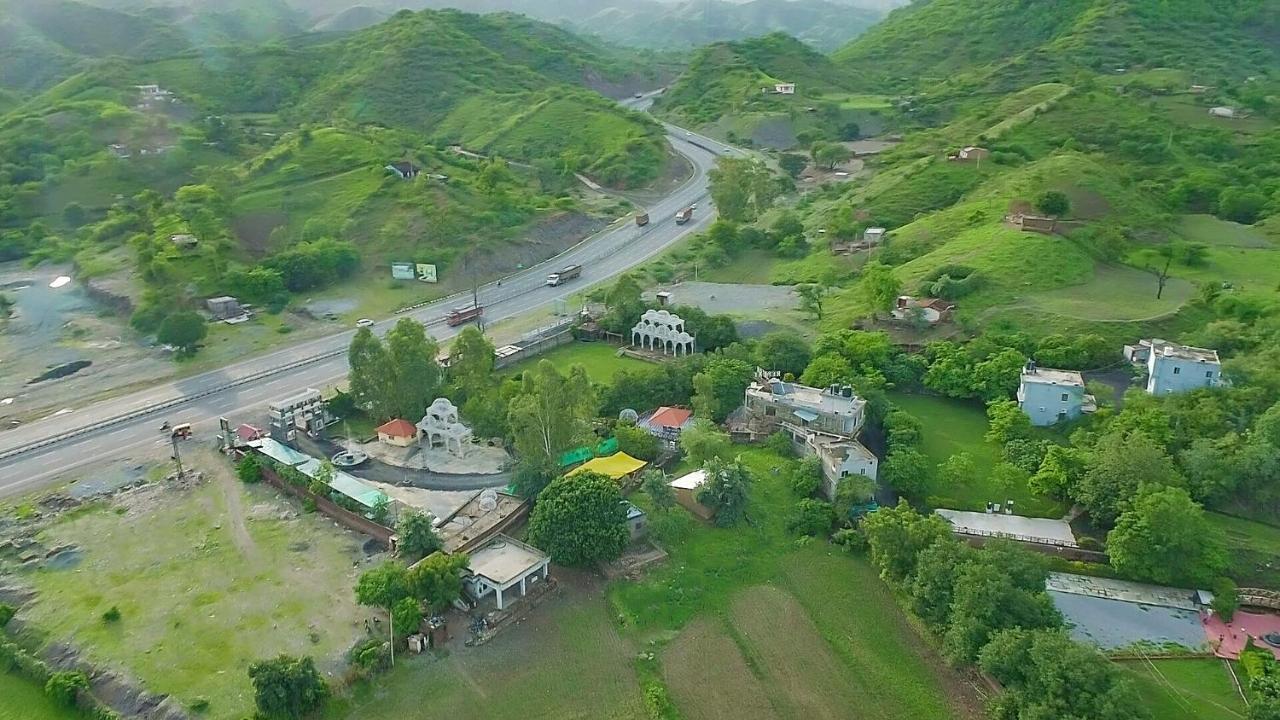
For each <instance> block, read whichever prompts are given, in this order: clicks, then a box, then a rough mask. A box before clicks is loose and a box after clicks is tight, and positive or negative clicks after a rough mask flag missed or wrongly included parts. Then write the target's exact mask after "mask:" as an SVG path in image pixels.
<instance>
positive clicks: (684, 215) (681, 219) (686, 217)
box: [676, 207, 693, 225]
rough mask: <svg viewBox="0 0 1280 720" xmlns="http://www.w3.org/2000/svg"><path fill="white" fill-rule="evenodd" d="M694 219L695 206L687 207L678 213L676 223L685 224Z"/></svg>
mask: <svg viewBox="0 0 1280 720" xmlns="http://www.w3.org/2000/svg"><path fill="white" fill-rule="evenodd" d="M692 219H693V208H692V207H687V208H685V209H683V210H681V211H680V212H678V213H676V224H677V225H683V224H685V223H687V222H689V221H690V220H692Z"/></svg>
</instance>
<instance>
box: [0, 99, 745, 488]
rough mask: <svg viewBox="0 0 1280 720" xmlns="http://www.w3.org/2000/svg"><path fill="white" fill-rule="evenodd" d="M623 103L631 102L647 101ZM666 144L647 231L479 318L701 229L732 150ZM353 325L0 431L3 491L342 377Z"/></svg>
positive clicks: (600, 240)
mask: <svg viewBox="0 0 1280 720" xmlns="http://www.w3.org/2000/svg"><path fill="white" fill-rule="evenodd" d="M647 100H648V98H647V97H646V98H644V99H643V100H642V101H641V102H633V103H628V104H629V105H631V106H632V107H641V106H642V105H643V104H647ZM666 127H667V131H668V140H669V141H670V143H671V145H672V147H673V148H674V149H675V150H676V151H677V152H679V153H680V154H681V155H684V156H685V157H686V158H688V160H689V161H690V163H691V164H692V166H693V169H694V171H693V175H692V176H691V177H690V178H689V179H688V180H687V181H686V182H685V183H683V184H682V185H681V186H680V187H678V188H676V189H675V190H673V191H672V192H671V193H670V194H668V195H667V196H666V197H665V198H663V199H662V200H660V201H657V202H655V203H652V204H650V205H649V206H648V208H647V210H648V212H649V215H650V217H651V218H653V219H652V221H651V222H650V224H649V225H647V226H646V227H643V228H638V227H636V226H635V225H634V224H633V223H631V222H630V221H629V220H628V219H623V220H620V221H618V222H615V223H614V224H612V225H611V226H610V227H608V228H606V229H605V230H603V231H601V232H599V233H597V234H595V235H593V236H591V237H590V238H588V239H587V240H584V241H583V242H581V243H579V244H578V245H576V246H574V247H573V248H570V249H569V250H567V251H565V252H564V253H561V254H560V255H558V256H557V257H555V258H552V259H550V260H548V261H546V262H544V263H542V264H540V265H537V266H534V267H531V268H528V269H527V270H524V271H522V272H519V273H516V274H514V275H511V276H509V277H506V278H504V279H503V280H502V281H501V282H502V284H501V285H499V284H498V283H496V282H495V283H490V284H488V285H485V286H483V287H481V288H480V289H479V299H480V304H481V305H483V306H484V308H485V320H486V321H487V322H490V323H492V322H496V321H498V320H503V319H506V318H511V317H515V316H517V315H521V314H523V313H527V312H529V311H532V310H537V309H539V308H543V307H546V306H548V305H551V304H552V303H554V302H556V301H557V300H562V299H564V298H567V297H569V296H570V295H572V294H574V293H576V292H578V291H580V290H581V289H582V288H585V287H589V286H591V285H593V284H595V283H598V282H602V281H604V280H608V279H609V278H612V277H614V276H616V275H618V274H620V273H623V272H625V271H626V270H628V269H630V268H632V267H635V266H636V265H639V264H641V263H643V262H644V261H646V260H648V259H649V258H651V257H653V256H654V255H656V254H658V253H660V252H662V251H663V250H665V249H666V248H668V247H670V246H671V245H672V244H673V243H675V242H676V241H677V240H679V239H680V238H682V237H684V236H685V235H686V234H688V233H690V232H693V231H695V230H698V229H701V228H703V227H705V226H706V225H707V224H709V223H710V222H711V220H712V219H713V218H714V211H713V210H712V209H711V208H710V207H709V203H707V202H706V199H707V196H708V191H707V173H708V172H709V171H710V170H711V168H712V167H713V166H714V164H715V160H716V158H717V157H718V156H720V155H726V154H732V153H733V152H734V150H733V149H732V148H730V147H728V146H726V145H723V144H722V143H719V142H717V141H715V140H712V139H710V138H706V137H703V136H700V135H695V134H693V133H689V132H687V131H685V130H683V129H681V128H677V127H674V126H671V125H667V126H666ZM693 203H699V210H698V211H697V212H696V213H695V217H694V220H693V221H692V222H689V223H687V224H685V225H676V224H675V220H674V216H675V213H676V211H678V210H679V209H681V208H683V207H686V206H688V205H690V204H693ZM569 264H580V265H582V266H583V272H582V278H581V279H580V280H578V281H575V282H571V283H568V284H567V285H564V286H561V287H548V286H546V284H545V279H546V275H547V273H548V272H549V271H550V270H552V269H555V268H558V267H563V266H564V265H569ZM464 304H470V297H466V298H456V297H455V298H444V299H442V300H439V301H436V302H434V303H431V304H429V305H426V306H424V307H421V308H418V309H415V310H413V311H411V312H408V313H403V314H401V315H397V316H394V317H392V318H388V319H386V320H383V321H381V322H379V323H377V325H376V326H375V327H374V331H375V332H378V333H384V332H386V330H388V329H389V328H390V327H391V325H393V324H394V323H395V322H396V321H397V320H398V319H399V318H400V317H404V316H408V317H413V318H414V319H416V320H419V321H421V322H424V323H426V324H427V325H428V330H429V332H430V333H431V334H432V335H434V336H435V337H436V338H437V339H439V340H447V339H449V338H452V337H453V336H454V335H456V334H457V332H458V330H460V328H451V327H449V326H447V325H445V324H444V323H443V322H442V319H443V317H444V315H445V313H447V312H448V311H449V309H450V308H452V307H455V306H458V305H464ZM353 335H354V330H348V331H345V332H341V333H337V334H335V335H330V336H327V337H324V338H319V339H316V340H311V341H308V342H304V343H300V344H298V345H295V346H292V347H289V348H286V349H283V350H278V351H275V352H272V353H269V354H266V355H261V356H258V357H254V358H249V359H246V360H243V361H241V362H238V363H234V364H232V365H228V366H225V367H223V368H220V369H218V370H213V371H210V372H206V373H202V374H199V375H194V376H191V377H187V378H182V379H178V380H174V381H166V382H163V383H159V384H157V385H156V386H155V387H152V388H148V389H146V390H141V391H138V392H135V393H132V394H129V395H125V396H122V397H119V398H115V399H112V400H105V401H102V402H99V403H96V404H93V405H89V406H87V407H84V408H80V409H77V410H75V411H73V412H71V413H66V414H64V415H58V416H51V417H47V418H43V419H41V420H38V421H35V422H32V423H29V424H27V425H25V426H22V427H19V428H16V429H14V430H10V431H7V432H5V433H3V434H0V497H3V496H10V495H15V494H19V493H24V492H29V491H31V490H34V489H37V488H39V487H42V486H45V485H48V484H51V483H53V482H55V481H56V479H57V477H58V476H59V475H62V474H64V473H67V472H70V471H72V470H74V469H76V468H79V467H82V466H84V465H87V464H89V463H94V462H100V461H102V460H105V459H110V458H115V457H123V456H127V455H128V454H129V453H130V452H137V451H139V450H144V449H151V448H154V447H155V446H156V445H158V444H161V443H163V442H164V440H163V439H162V438H161V437H160V435H159V433H158V432H157V427H158V425H159V424H160V422H161V420H162V419H171V420H173V421H175V422H178V421H181V422H190V423H192V425H193V426H194V428H195V429H196V431H197V433H198V434H200V435H203V436H205V437H209V436H211V435H212V434H213V433H214V432H215V431H216V429H217V419H218V417H220V416H226V415H232V414H243V413H244V412H246V411H251V410H254V409H256V408H258V407H260V406H264V405H266V404H267V403H268V402H271V401H272V400H277V399H280V398H282V397H285V396H288V395H289V394H291V393H294V392H297V391H300V390H303V389H305V388H307V387H321V386H323V385H326V384H329V383H332V382H335V381H337V380H339V379H341V378H343V377H344V376H345V375H346V372H347V359H346V352H345V350H346V347H347V346H348V345H349V344H350V342H351V338H352V336H353Z"/></svg>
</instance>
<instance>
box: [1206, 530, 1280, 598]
mask: <svg viewBox="0 0 1280 720" xmlns="http://www.w3.org/2000/svg"><path fill="white" fill-rule="evenodd" d="M1208 517H1209V520H1210V522H1212V523H1213V524H1214V525H1216V526H1217V527H1219V528H1221V529H1222V531H1223V532H1225V533H1226V535H1227V549H1228V551H1229V552H1228V557H1229V558H1230V560H1231V576H1232V577H1233V578H1235V580H1236V582H1237V583H1239V584H1240V585H1243V586H1246V587H1265V588H1271V589H1278V590H1280V576H1278V574H1277V573H1276V571H1275V568H1276V567H1277V566H1280V528H1278V527H1275V526H1274V525H1264V524H1262V523H1259V522H1253V521H1251V520H1244V519H1241V518H1237V517H1231V516H1229V515H1223V514H1222V513H1209V516H1208Z"/></svg>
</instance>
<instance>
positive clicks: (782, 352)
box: [756, 331, 810, 377]
mask: <svg viewBox="0 0 1280 720" xmlns="http://www.w3.org/2000/svg"><path fill="white" fill-rule="evenodd" d="M809 357H810V355H809V343H808V342H806V341H805V339H804V338H802V337H800V336H799V335H798V334H796V333H795V332H791V331H783V332H772V333H769V334H768V335H765V336H764V337H763V338H761V339H760V344H759V345H757V346H756V364H757V365H759V366H760V367H763V368H768V369H770V370H777V371H778V372H782V373H791V374H792V375H795V376H796V377H799V376H800V375H801V374H802V373H803V372H804V369H805V367H807V366H808V365H809Z"/></svg>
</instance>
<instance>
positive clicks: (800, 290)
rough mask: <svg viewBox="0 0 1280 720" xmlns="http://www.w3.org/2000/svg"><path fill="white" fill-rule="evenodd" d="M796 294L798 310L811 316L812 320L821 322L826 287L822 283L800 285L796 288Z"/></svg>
mask: <svg viewBox="0 0 1280 720" xmlns="http://www.w3.org/2000/svg"><path fill="white" fill-rule="evenodd" d="M796 294H797V295H799V296H800V309H801V310H803V311H804V312H807V313H809V314H810V315H812V316H813V319H814V320H821V319H822V304H823V302H824V301H825V300H826V298H827V286H826V285H823V284H822V283H802V284H800V285H797V286H796Z"/></svg>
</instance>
